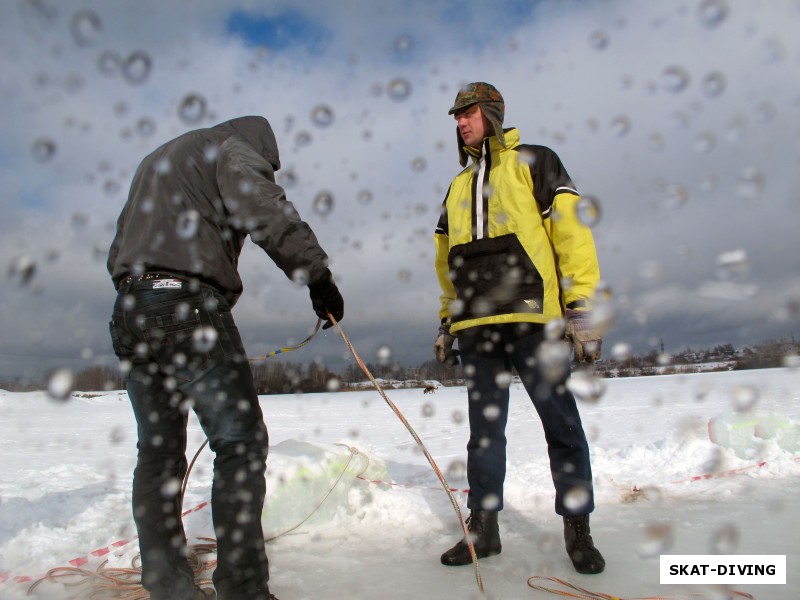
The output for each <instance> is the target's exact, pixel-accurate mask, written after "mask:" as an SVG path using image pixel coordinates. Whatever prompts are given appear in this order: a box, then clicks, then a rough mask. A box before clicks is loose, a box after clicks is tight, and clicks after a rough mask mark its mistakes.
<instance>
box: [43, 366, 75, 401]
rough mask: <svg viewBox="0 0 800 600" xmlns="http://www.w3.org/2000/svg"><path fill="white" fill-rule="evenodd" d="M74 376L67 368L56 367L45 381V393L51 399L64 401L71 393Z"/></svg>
mask: <svg viewBox="0 0 800 600" xmlns="http://www.w3.org/2000/svg"><path fill="white" fill-rule="evenodd" d="M74 383H75V378H74V376H73V374H72V371H71V370H69V369H56V370H55V371H53V373H52V374H51V375H50V378H49V379H48V381H47V394H48V395H49V396H50V397H51V398H52V399H53V400H60V401H62V402H63V401H64V400H66V399H67V398H69V395H70V394H71V393H72V386H73V385H74Z"/></svg>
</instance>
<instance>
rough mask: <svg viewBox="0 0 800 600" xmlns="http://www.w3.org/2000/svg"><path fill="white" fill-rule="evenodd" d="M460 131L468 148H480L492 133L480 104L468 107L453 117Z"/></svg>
mask: <svg viewBox="0 0 800 600" xmlns="http://www.w3.org/2000/svg"><path fill="white" fill-rule="evenodd" d="M453 117H454V118H455V120H456V123H457V124H458V131H459V132H460V133H461V137H462V139H463V140H464V143H465V144H466V145H467V146H474V147H475V148H478V147H479V146H480V145H481V142H482V141H483V138H485V137H486V136H487V135H489V133H490V129H491V125H490V124H489V121H488V119H487V118H486V117H485V116H484V114H483V111H481V107H480V105H478V104H473V105H472V106H467V107H466V108H465V109H464V110H460V111H458V112H457V113H455V114H454V115H453Z"/></svg>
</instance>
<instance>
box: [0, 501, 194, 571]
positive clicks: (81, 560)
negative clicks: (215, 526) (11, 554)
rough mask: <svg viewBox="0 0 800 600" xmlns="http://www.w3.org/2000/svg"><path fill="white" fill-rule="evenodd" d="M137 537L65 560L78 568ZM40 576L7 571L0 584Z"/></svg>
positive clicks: (191, 511)
mask: <svg viewBox="0 0 800 600" xmlns="http://www.w3.org/2000/svg"><path fill="white" fill-rule="evenodd" d="M208 505H209V503H208V502H207V501H206V502H201V503H200V504H198V505H197V506H195V507H194V508H191V509H189V510H185V511H183V513H182V514H181V516H183V517H185V516H186V515H188V514H190V513H194V512H197V511H199V510H202V509H204V508H205V507H206V506H208ZM137 539H139V536H136V535H135V536H133V537H132V538H130V539H122V540H117V541H115V542H111V543H110V544H109V545H108V546H104V547H102V548H97V549H96V550H92V551H91V552H88V553H86V554H84V555H83V556H77V557H75V558H73V559H72V560H68V561H67V562H68V563H69V564H70V565H71V566H73V567H77V568H80V567H82V566H84V565H85V564H87V563H88V562H89V561H91V560H92V558H93V557H94V558H101V557H103V556H105V555H106V554H110V553H111V552H113V551H114V550H117V549H119V548H122V547H124V546H127V545H128V544H130V543H131V542H134V541H136V540H137ZM42 577H44V575H40V576H38V577H32V576H30V575H11V574H9V573H0V584H4V583H29V582H32V581H37V580H39V579H42Z"/></svg>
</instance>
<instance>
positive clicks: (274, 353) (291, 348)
mask: <svg viewBox="0 0 800 600" xmlns="http://www.w3.org/2000/svg"><path fill="white" fill-rule="evenodd" d="M321 325H322V319H317V324H316V326H315V327H314V331H312V332H311V335H309V336H308V337H307V338H306V339H304V340H303V341H302V342H300V343H299V344H297V345H295V346H287V347H285V348H281V349H279V350H273V351H271V352H268V353H266V354H261V355H260V356H256V357H254V358H248V359H247V360H249V361H250V362H255V361H259V360H266V359H267V358H272V357H273V356H277V355H278V354H284V353H285V352H292V351H294V350H299V349H300V348H302V347H303V346H305V345H306V344H308V343H309V342H310V341H311V340H313V339H314V336H315V335H317V332H318V331H319V328H320V326H321ZM207 444H208V439H206V440H205V441H204V442H203V443H202V444H201V445H200V447H199V448H198V449H197V452H195V455H194V458H192V462H190V463H189V468H188V469H187V470H186V475H185V476H184V477H183V484H182V485H181V506H183V496H184V495H185V494H186V486H187V485H188V483H189V474H190V473H191V472H192V467H194V463H195V462H197V457H198V456H200V453H201V452H202V451H203V448H205V447H206V445H207Z"/></svg>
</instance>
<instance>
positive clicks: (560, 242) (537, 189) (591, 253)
mask: <svg viewBox="0 0 800 600" xmlns="http://www.w3.org/2000/svg"><path fill="white" fill-rule="evenodd" d="M526 148H529V149H530V150H531V151H532V152H533V154H534V156H535V161H533V164H532V165H531V178H532V180H533V190H534V197H535V198H536V202H537V204H538V206H539V210H540V212H541V215H542V219H543V221H542V222H543V223H544V226H545V228H546V229H547V232H548V234H549V235H550V241H551V243H552V245H553V252H554V254H555V261H556V267H557V270H558V277H559V285H560V288H561V292H562V299H563V302H564V307H565V308H589V307H591V300H592V297H593V296H594V293H595V289H596V288H597V284H598V283H599V282H600V267H599V265H598V262H597V252H596V250H595V245H594V237H593V236H592V230H591V229H590V228H589V227H588V226H587V225H584V224H583V223H582V222H581V221H580V220H579V219H578V212H577V207H578V202H580V199H581V198H580V195H579V194H578V190H577V188H576V186H575V184H574V183H573V182H572V179H571V178H570V176H569V174H568V173H567V170H566V169H565V168H564V165H563V163H562V162H561V159H560V158H559V157H558V155H557V154H556V153H555V152H554V151H553V150H551V149H550V148H548V147H546V146H526Z"/></svg>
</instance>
